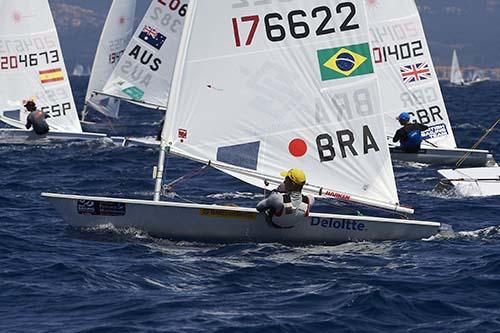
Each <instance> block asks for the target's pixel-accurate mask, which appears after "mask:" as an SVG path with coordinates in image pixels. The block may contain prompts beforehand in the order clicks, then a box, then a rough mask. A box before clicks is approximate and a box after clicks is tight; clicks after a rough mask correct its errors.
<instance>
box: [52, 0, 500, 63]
mask: <svg viewBox="0 0 500 333" xmlns="http://www.w3.org/2000/svg"><path fill="white" fill-rule="evenodd" d="M394 1H397V0H394ZM137 3H138V9H137V15H136V21H139V20H140V18H141V17H142V15H143V13H144V12H145V11H146V9H147V7H148V5H149V4H150V1H149V0H137ZM50 4H51V6H52V10H53V12H54V18H55V20H56V24H57V27H58V31H59V35H60V38H61V43H62V47H63V49H64V52H65V58H66V61H67V63H68V66H69V67H70V68H72V67H73V66H74V65H75V64H76V63H81V64H84V65H90V64H91V63H92V59H93V56H94V53H95V49H96V47H97V42H98V40H99V34H100V31H101V29H102V26H103V24H104V20H105V18H106V13H107V11H108V9H109V6H110V4H111V1H110V0H85V1H83V0H50ZM417 4H418V5H419V8H420V13H421V16H422V20H423V22H424V27H425V30H426V33H427V38H428V40H429V44H430V47H431V52H432V55H433V59H434V62H435V63H436V65H441V66H447V65H449V64H450V62H451V53H452V50H453V49H454V48H456V49H458V50H459V55H460V61H461V63H462V64H463V65H465V66H467V65H468V66H477V67H483V68H491V67H500V57H499V56H498V55H499V54H500V26H497V25H495V24H494V22H499V21H500V0H439V1H436V0H417ZM136 23H137V22H136Z"/></svg>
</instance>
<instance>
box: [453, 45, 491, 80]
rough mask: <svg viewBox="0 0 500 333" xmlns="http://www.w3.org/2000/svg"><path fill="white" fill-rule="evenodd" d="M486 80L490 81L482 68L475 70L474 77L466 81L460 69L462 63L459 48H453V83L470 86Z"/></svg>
mask: <svg viewBox="0 0 500 333" xmlns="http://www.w3.org/2000/svg"><path fill="white" fill-rule="evenodd" d="M485 81H489V78H488V77H486V76H484V74H483V72H482V71H480V70H475V71H474V73H473V74H472V79H470V80H469V81H465V80H464V77H463V74H462V71H461V69H460V63H459V62H458V55H457V50H453V56H452V60H451V70H450V83H451V84H452V85H456V86H467V87H468V86H472V85H475V84H478V83H482V82H485Z"/></svg>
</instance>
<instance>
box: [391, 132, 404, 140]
mask: <svg viewBox="0 0 500 333" xmlns="http://www.w3.org/2000/svg"><path fill="white" fill-rule="evenodd" d="M401 131H402V130H401V129H398V130H397V131H396V134H394V137H393V138H392V142H398V141H399V140H401Z"/></svg>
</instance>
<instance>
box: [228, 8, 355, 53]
mask: <svg viewBox="0 0 500 333" xmlns="http://www.w3.org/2000/svg"><path fill="white" fill-rule="evenodd" d="M335 12H336V13H337V14H342V13H347V16H346V17H345V19H344V21H343V22H342V24H341V25H340V28H339V30H340V31H350V30H356V29H359V24H356V23H354V22H353V18H354V17H355V16H356V6H355V5H354V4H353V3H352V2H341V3H339V4H338V5H337V7H336V8H335ZM307 16H308V14H307V13H306V12H305V11H304V10H301V9H298V10H292V11H291V12H289V13H288V14H287V15H286V21H285V18H284V17H283V15H282V14H280V13H269V14H266V15H265V16H264V25H265V29H266V36H267V39H268V40H269V41H271V42H281V41H283V40H284V39H285V38H286V37H287V30H286V28H285V25H288V28H289V32H290V36H291V37H293V38H295V39H302V38H306V37H308V36H309V35H311V27H310V26H309V24H308V23H307V22H305V21H304V20H303V18H305V17H307ZM311 16H312V17H313V18H315V19H318V25H317V26H316V27H314V28H315V34H316V36H322V35H328V34H333V33H335V32H336V29H335V27H334V26H333V14H332V10H331V9H330V7H327V6H320V7H316V8H313V9H312V11H311ZM301 19H302V20H301ZM260 21H261V18H260V16H259V15H251V16H242V17H240V18H237V17H233V19H232V22H233V33H234V42H235V44H236V46H237V47H240V46H242V38H241V35H240V24H242V23H252V26H251V28H250V32H249V33H248V36H247V38H246V40H245V41H244V43H245V46H249V45H252V42H253V39H254V36H255V32H256V31H257V28H258V26H259V23H260ZM314 28H313V29H314Z"/></svg>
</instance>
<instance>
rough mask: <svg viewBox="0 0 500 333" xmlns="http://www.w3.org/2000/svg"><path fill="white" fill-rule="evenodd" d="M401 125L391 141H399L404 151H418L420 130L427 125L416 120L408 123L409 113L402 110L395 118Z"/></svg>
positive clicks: (426, 127) (424, 128)
mask: <svg viewBox="0 0 500 333" xmlns="http://www.w3.org/2000/svg"><path fill="white" fill-rule="evenodd" d="M396 119H397V120H399V123H400V124H401V125H402V126H403V127H401V128H400V129H398V130H397V131H396V134H395V135H394V138H392V141H393V142H395V143H396V142H398V141H399V142H400V148H401V149H402V150H403V151H404V152H405V153H418V151H419V150H420V145H421V144H422V131H425V130H427V129H428V128H429V127H428V126H425V125H423V124H419V123H417V122H414V123H410V114H409V113H408V112H403V113H401V114H400V115H399V117H397V118H396Z"/></svg>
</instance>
